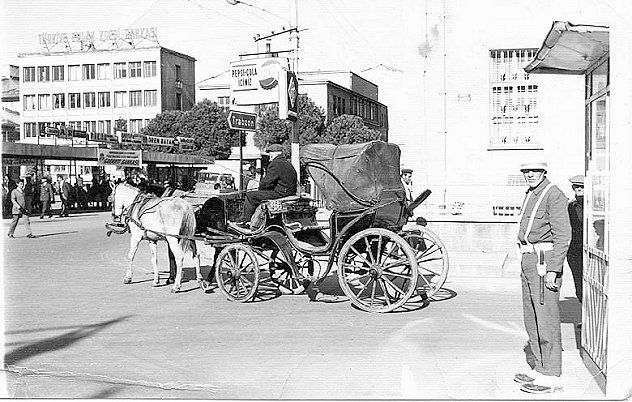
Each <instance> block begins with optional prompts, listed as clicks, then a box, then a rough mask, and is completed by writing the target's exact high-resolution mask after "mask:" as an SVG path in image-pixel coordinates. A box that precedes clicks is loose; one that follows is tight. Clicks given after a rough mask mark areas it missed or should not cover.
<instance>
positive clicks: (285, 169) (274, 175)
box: [259, 155, 297, 197]
mask: <svg viewBox="0 0 632 402" xmlns="http://www.w3.org/2000/svg"><path fill="white" fill-rule="evenodd" d="M296 183H297V175H296V170H295V169H294V166H292V164H291V163H290V161H288V160H287V159H285V158H284V157H283V155H279V156H277V157H276V158H274V159H272V162H270V165H268V172H267V173H266V175H265V176H263V178H262V179H261V181H260V182H259V190H272V191H274V192H275V193H277V194H279V195H280V196H281V197H287V196H290V195H295V194H296Z"/></svg>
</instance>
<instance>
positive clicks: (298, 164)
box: [290, 0, 301, 193]
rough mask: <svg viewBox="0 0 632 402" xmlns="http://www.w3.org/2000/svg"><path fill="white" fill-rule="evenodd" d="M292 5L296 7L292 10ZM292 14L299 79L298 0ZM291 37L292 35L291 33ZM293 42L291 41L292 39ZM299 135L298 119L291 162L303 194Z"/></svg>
mask: <svg viewBox="0 0 632 402" xmlns="http://www.w3.org/2000/svg"><path fill="white" fill-rule="evenodd" d="M292 5H293V6H294V7H293V9H292ZM292 14H293V15H294V24H291V22H292V21H290V27H292V25H293V28H294V35H293V36H294V40H295V42H294V45H295V46H294V52H292V69H293V70H294V73H295V74H296V77H297V79H298V49H299V38H298V0H294V1H292V0H290V16H292ZM290 35H292V34H291V33H290ZM290 38H292V36H290ZM290 40H291V39H290ZM298 137H299V133H298V117H297V118H296V119H294V120H293V121H292V138H291V139H290V140H291V150H292V157H291V161H292V166H294V169H295V170H296V174H297V177H298V180H297V182H296V192H297V193H300V192H301V162H300V159H299V138H298Z"/></svg>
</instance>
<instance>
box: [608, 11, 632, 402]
mask: <svg viewBox="0 0 632 402" xmlns="http://www.w3.org/2000/svg"><path fill="white" fill-rule="evenodd" d="M615 3H618V5H614V6H613V8H614V7H616V9H617V16H616V17H615V18H614V19H613V23H612V24H611V29H610V219H609V225H610V230H609V240H610V250H609V251H610V252H609V254H610V263H609V279H608V283H609V285H608V286H609V287H608V341H607V342H608V343H607V376H606V396H607V397H608V398H613V399H623V398H626V397H627V398H629V397H630V392H632V376H631V375H630V373H632V342H630V334H631V329H632V247H630V244H632V179H631V178H630V174H631V173H632V158H631V157H630V155H632V135H630V133H632V114H631V113H630V110H632V73H631V71H632V70H630V66H632V54H631V52H630V43H632V30H631V27H630V21H629V20H628V19H627V18H626V19H624V17H623V16H624V15H627V16H630V15H632V14H631V13H630V11H632V7H630V5H629V4H628V2H627V1H615ZM626 11H627V12H626Z"/></svg>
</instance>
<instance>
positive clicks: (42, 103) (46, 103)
mask: <svg viewBox="0 0 632 402" xmlns="http://www.w3.org/2000/svg"><path fill="white" fill-rule="evenodd" d="M37 104H38V107H39V110H49V109H50V95H49V94H40V95H38V97H37Z"/></svg>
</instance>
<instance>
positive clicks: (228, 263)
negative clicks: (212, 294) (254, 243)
mask: <svg viewBox="0 0 632 402" xmlns="http://www.w3.org/2000/svg"><path fill="white" fill-rule="evenodd" d="M215 271H216V272H215V275H216V278H217V285H218V287H219V289H220V290H221V292H222V293H223V294H224V295H225V296H226V297H227V298H228V299H229V300H232V301H239V302H245V301H248V300H250V299H251V298H252V297H253V296H254V295H255V293H256V292H257V286H258V285H259V263H258V262H257V258H256V257H255V254H254V252H253V251H252V249H251V248H250V247H249V246H246V245H244V244H239V243H236V244H229V245H228V246H225V247H224V248H223V249H222V251H221V252H220V253H219V255H218V256H217V261H216V262H215Z"/></svg>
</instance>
